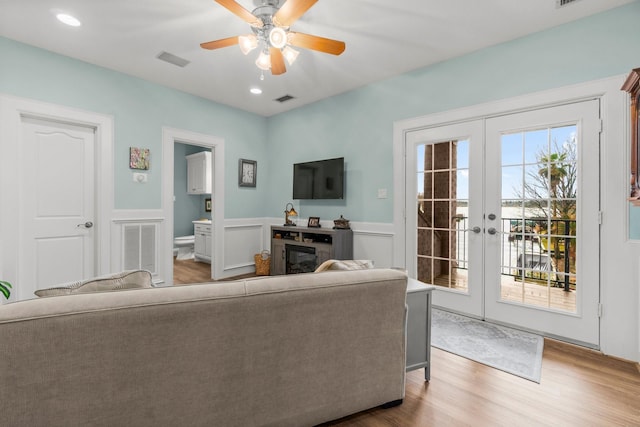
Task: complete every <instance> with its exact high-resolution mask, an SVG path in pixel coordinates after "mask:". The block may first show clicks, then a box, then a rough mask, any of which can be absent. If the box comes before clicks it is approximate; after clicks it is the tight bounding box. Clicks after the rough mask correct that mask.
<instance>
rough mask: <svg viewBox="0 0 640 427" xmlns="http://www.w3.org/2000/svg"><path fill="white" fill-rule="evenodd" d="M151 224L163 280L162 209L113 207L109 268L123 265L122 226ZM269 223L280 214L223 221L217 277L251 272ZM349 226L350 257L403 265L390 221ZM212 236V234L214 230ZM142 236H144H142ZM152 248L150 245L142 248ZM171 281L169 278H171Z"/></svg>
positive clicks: (264, 246)
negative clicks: (273, 216) (220, 264)
mask: <svg viewBox="0 0 640 427" xmlns="http://www.w3.org/2000/svg"><path fill="white" fill-rule="evenodd" d="M306 223H307V220H306V219H300V220H299V221H298V224H300V225H303V224H306ZM132 225H133V226H141V227H144V226H152V227H147V228H145V229H146V230H147V231H148V230H150V229H154V230H155V233H156V235H155V245H156V246H155V256H156V259H157V262H156V264H155V266H156V268H155V272H154V275H153V281H154V283H155V284H159V285H161V284H164V283H165V281H166V274H167V271H168V269H167V268H166V266H165V265H164V262H163V260H164V259H165V258H166V257H163V254H165V251H167V250H168V251H172V250H173V248H165V244H164V239H163V238H162V236H164V234H165V227H166V220H165V218H164V217H163V216H162V210H160V209H150V210H116V211H114V212H113V215H112V220H111V242H112V245H111V271H112V272H118V271H122V270H124V269H125V253H126V252H125V241H124V239H123V236H124V229H125V227H130V226H132ZM271 225H282V219H281V218H242V219H228V220H225V221H224V237H223V239H224V253H223V254H217V253H216V254H214V257H221V258H222V262H223V266H224V267H223V274H222V276H221V277H219V279H225V278H228V277H233V276H238V275H242V274H251V273H253V272H255V263H254V260H253V256H254V255H255V254H258V253H260V252H262V251H263V250H268V251H269V250H271V236H270V234H271ZM321 225H322V227H326V228H330V227H332V226H333V222H331V221H326V222H324V221H323V222H322V223H321ZM351 228H352V229H353V257H354V258H355V259H369V260H372V261H373V262H374V265H375V266H376V267H403V265H400V264H399V261H398V260H397V259H396V258H397V257H394V253H393V243H394V236H395V235H394V233H393V224H384V223H364V222H362V223H360V222H352V223H351ZM213 238H214V239H215V238H216V236H215V234H214V236H213ZM145 240H148V238H147V239H145ZM142 250H143V251H144V250H149V251H152V250H153V249H149V248H147V249H144V248H142ZM171 282H172V281H171Z"/></svg>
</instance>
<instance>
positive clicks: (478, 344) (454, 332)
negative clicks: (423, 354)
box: [431, 308, 544, 383]
mask: <svg viewBox="0 0 640 427" xmlns="http://www.w3.org/2000/svg"><path fill="white" fill-rule="evenodd" d="M431 345H433V346H434V347H437V348H439V349H441V350H444V351H448V352H449V353H453V354H457V355H459V356H462V357H465V358H467V359H470V360H474V361H476V362H479V363H482V364H484V365H487V366H491V367H492V368H496V369H500V370H501V371H504V372H508V373H510V374H513V375H517V376H519V377H522V378H525V379H527V380H530V381H535V382H537V383H539V382H540V373H541V370H542V349H543V347H544V339H543V338H542V337H541V336H540V335H535V334H531V333H528V332H523V331H518V330H516V329H511V328H507V327H505V326H499V325H494V324H491V323H488V322H483V321H480V320H476V319H472V318H470V317H465V316H460V315H458V314H454V313H450V312H448V311H444V310H438V309H436V308H434V309H433V311H432V326H431Z"/></svg>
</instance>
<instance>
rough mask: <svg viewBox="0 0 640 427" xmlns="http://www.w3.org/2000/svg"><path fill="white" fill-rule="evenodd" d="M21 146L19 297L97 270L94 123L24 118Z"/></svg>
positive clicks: (76, 278) (27, 295)
mask: <svg viewBox="0 0 640 427" xmlns="http://www.w3.org/2000/svg"><path fill="white" fill-rule="evenodd" d="M21 142H22V143H21V147H20V156H21V159H20V168H19V170H20V172H19V179H17V182H16V184H17V185H18V186H19V187H20V191H19V194H20V206H19V209H20V236H21V238H20V240H19V245H18V246H19V249H18V251H19V281H20V286H19V287H18V288H17V289H18V293H19V295H18V298H19V299H28V298H33V291H35V290H37V289H41V288H46V287H49V286H52V285H55V284H59V283H65V282H69V281H75V280H81V279H85V278H88V277H91V276H93V275H94V272H95V269H94V263H95V259H94V257H95V247H94V246H95V237H94V230H95V228H94V227H93V225H94V224H93V221H94V220H95V218H94V206H95V203H94V191H95V187H94V144H95V131H94V129H91V128H85V127H80V126H73V125H68V124H63V123H57V122H50V121H43V120H36V119H30V118H24V119H23V121H22V141H21Z"/></svg>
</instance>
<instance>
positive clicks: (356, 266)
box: [315, 259, 373, 273]
mask: <svg viewBox="0 0 640 427" xmlns="http://www.w3.org/2000/svg"><path fill="white" fill-rule="evenodd" d="M368 268H373V261H371V260H368V259H347V260H337V259H330V260H327V261H325V262H323V263H322V264H320V265H319V266H318V268H316V271H315V272H316V273H319V272H321V271H327V270H366V269H368Z"/></svg>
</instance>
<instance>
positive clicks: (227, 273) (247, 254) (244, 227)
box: [223, 218, 270, 277]
mask: <svg viewBox="0 0 640 427" xmlns="http://www.w3.org/2000/svg"><path fill="white" fill-rule="evenodd" d="M265 228H266V229H268V228H269V227H268V226H266V223H265V220H264V218H244V219H230V220H225V222H224V242H225V245H224V268H223V271H224V272H223V277H232V276H238V275H241V274H249V273H253V272H254V271H255V263H254V261H253V256H254V255H255V254H258V253H260V252H261V251H262V250H263V249H266V250H269V245H270V243H269V242H268V241H265ZM266 235H268V232H267V233H266Z"/></svg>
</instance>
